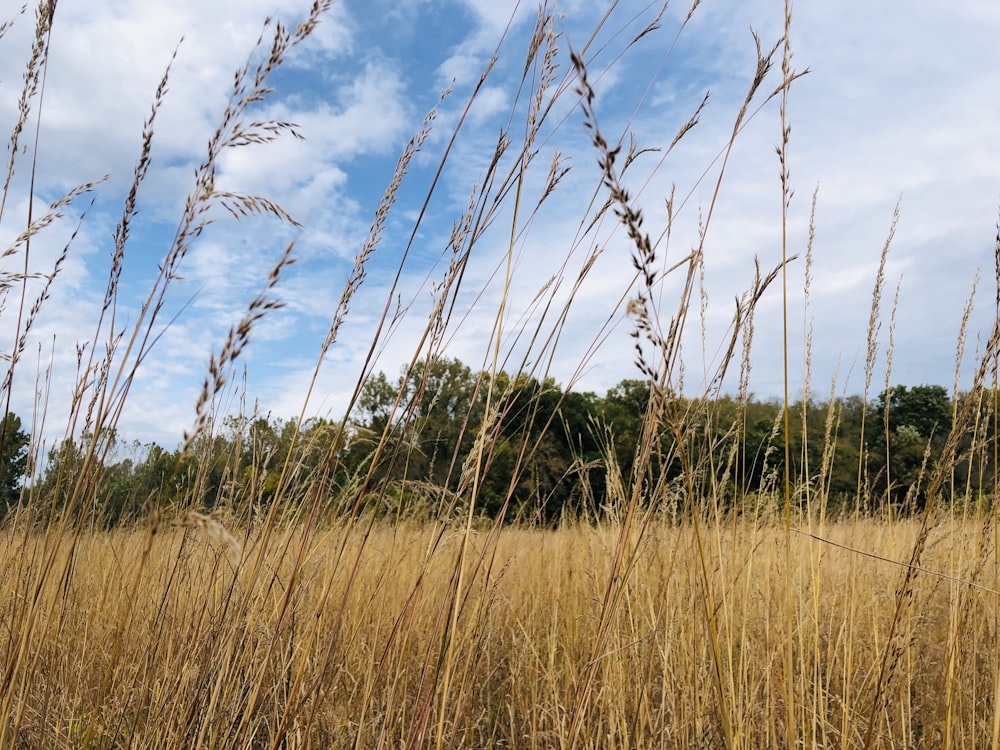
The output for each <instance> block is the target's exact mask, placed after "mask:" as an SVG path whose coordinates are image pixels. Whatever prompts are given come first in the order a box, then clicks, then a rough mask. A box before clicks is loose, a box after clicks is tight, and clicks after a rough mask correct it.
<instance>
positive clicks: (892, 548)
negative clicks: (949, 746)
mask: <svg viewBox="0 0 1000 750" xmlns="http://www.w3.org/2000/svg"><path fill="white" fill-rule="evenodd" d="M619 531H620V528H618V527H616V526H613V525H601V526H597V527H591V526H583V525H575V526H570V527H567V528H564V529H561V530H559V531H542V530H530V529H510V530H507V531H505V532H504V533H503V534H502V535H501V536H500V537H499V538H498V539H497V540H496V542H495V544H491V543H490V541H489V537H488V535H486V534H473V535H472V536H471V537H470V538H469V539H468V542H469V545H470V549H471V551H472V554H471V556H470V557H472V558H475V559H478V558H480V557H481V556H482V555H484V554H486V555H489V556H491V557H495V559H496V564H495V566H494V567H493V568H492V570H491V571H490V572H489V573H488V574H487V573H486V572H484V570H483V569H482V568H477V567H476V565H475V564H474V563H470V564H469V569H468V570H467V581H468V588H467V590H466V597H465V598H464V600H463V601H462V604H461V608H460V616H459V618H458V620H457V623H456V624H455V627H457V628H458V629H459V631H460V637H457V638H455V639H454V643H455V652H454V654H453V656H452V659H453V662H454V664H455V673H456V676H455V680H456V684H455V685H454V686H453V693H454V698H453V700H451V701H449V703H448V705H447V706H446V710H445V722H444V724H443V729H440V730H439V729H437V728H435V727H434V723H433V722H431V721H428V719H429V716H428V710H429V708H430V706H431V705H432V704H433V703H434V701H435V695H436V693H437V691H439V690H440V685H437V684H436V683H435V680H434V679H433V673H434V671H435V670H436V669H440V666H441V665H440V663H439V662H438V660H437V659H436V658H435V656H434V655H435V654H439V653H440V649H441V638H442V636H443V630H444V629H445V628H446V627H449V626H450V625H449V624H448V623H446V622H445V621H443V620H442V615H443V613H444V612H446V611H447V606H446V604H447V602H448V600H449V591H450V589H451V586H452V585H453V576H454V570H453V561H454V559H455V556H456V555H457V554H458V553H459V551H460V548H461V545H462V543H463V540H464V539H465V536H464V535H463V534H462V533H461V532H459V531H457V530H453V529H435V528H433V527H431V526H427V525H410V524H406V523H403V524H400V525H397V526H385V525H381V524H376V525H375V526H373V527H372V528H371V529H370V531H369V532H368V533H367V538H364V536H363V535H361V534H359V533H357V532H352V531H350V530H349V529H347V528H343V527H338V528H333V529H331V530H329V531H328V532H327V533H326V534H324V535H323V536H322V537H320V538H317V539H316V541H315V542H313V543H310V544H309V545H308V549H307V550H306V554H305V556H304V558H303V562H302V564H301V565H300V566H299V569H298V570H297V571H294V570H293V569H292V565H291V561H290V560H289V558H288V556H287V555H285V554H284V553H283V540H274V541H273V542H272V543H271V544H270V545H269V546H268V548H267V549H264V550H256V549H254V550H253V551H254V553H256V552H258V551H259V552H261V553H262V555H263V559H264V565H265V567H266V568H267V569H268V575H267V576H263V577H261V578H259V579H258V580H256V581H248V580H246V579H247V576H246V568H244V569H242V570H240V571H234V569H233V567H232V566H231V564H230V557H229V556H228V554H227V549H228V548H227V545H226V543H225V542H220V540H219V539H218V537H217V536H216V535H213V534H207V535H204V534H200V533H198V531H197V530H195V531H191V530H188V531H185V530H183V529H177V528H166V529H161V530H159V532H158V533H156V534H155V535H154V534H152V532H151V530H149V529H145V530H143V529H139V530H133V531H124V530H122V531H116V532H110V533H91V534H88V535H86V537H84V538H83V539H81V540H80V541H79V542H78V543H77V545H76V548H75V551H73V553H72V554H73V555H74V568H75V573H74V575H73V576H72V579H71V580H69V581H60V580H58V579H56V578H54V577H49V578H48V579H46V581H45V583H44V586H43V589H42V591H41V592H40V595H41V597H42V598H43V599H44V600H45V602H46V604H47V606H45V607H44V608H43V611H44V613H45V614H44V615H42V616H40V617H39V618H38V619H37V621H36V622H34V623H33V625H32V630H33V637H32V638H31V641H30V644H29V651H30V653H29V656H28V658H29V659H30V660H31V662H32V664H33V670H32V672H31V675H32V677H31V678H25V679H23V680H22V681H21V683H20V684H18V685H17V686H16V687H14V690H15V692H16V693H17V700H16V704H17V705H18V706H20V707H21V708H22V712H23V716H22V719H21V721H20V726H19V728H18V736H17V742H18V743H19V744H20V745H22V746H26V747H78V746H81V745H86V746H91V747H163V748H166V747H177V748H180V747H191V746H194V745H196V744H199V743H200V744H202V745H203V746H207V747H234V746H246V743H250V746H254V747H256V746H272V745H273V744H274V743H277V744H280V743H278V737H277V736H276V729H277V728H278V727H279V725H282V724H283V726H284V730H283V731H284V739H283V740H281V742H285V743H287V744H288V746H293V747H376V746H384V747H404V746H406V747H413V746H420V745H424V744H426V743H427V742H428V740H429V739H430V737H429V735H431V734H433V733H434V732H436V731H442V732H443V736H441V737H440V738H437V739H440V740H441V742H440V744H441V745H442V746H444V747H538V748H557V747H564V746H566V744H567V740H568V737H569V734H568V733H569V723H570V718H571V716H572V713H573V703H574V700H575V699H576V696H577V687H578V684H579V681H580V680H581V677H582V675H583V674H584V673H585V672H586V670H587V668H588V666H589V661H590V659H591V644H592V643H593V641H594V639H595V637H596V636H597V631H598V628H599V626H600V622H601V610H602V607H601V599H602V597H603V589H604V586H605V583H604V582H605V580H606V579H607V576H608V575H609V573H610V572H611V571H610V567H609V565H610V560H611V558H612V552H613V551H614V549H615V546H616V545H617V544H618V543H619V542H618V534H619ZM982 531H983V529H982V526H981V525H980V524H976V523H972V522H959V521H955V522H949V523H945V524H941V525H939V526H938V527H937V528H936V529H935V530H934V531H933V532H932V534H931V539H930V540H929V541H928V545H927V550H928V551H927V554H926V555H925V561H924V565H925V567H926V569H928V570H930V571H933V573H934V574H931V575H923V576H921V577H920V578H919V579H918V582H917V583H916V585H915V586H914V588H913V593H912V597H913V600H914V606H913V607H911V608H909V609H908V611H907V616H906V619H905V621H904V622H902V623H901V624H900V627H901V628H902V630H903V631H904V632H905V633H906V636H907V637H906V643H905V648H904V652H903V655H902V659H903V662H904V664H905V667H904V668H903V669H901V670H900V673H899V674H898V675H897V679H896V680H895V681H894V682H893V683H892V686H891V690H892V696H891V701H890V702H889V705H888V706H887V709H886V712H885V716H884V720H883V722H882V724H881V726H880V729H879V730H878V733H877V735H876V738H875V740H876V746H880V747H913V746H920V747H923V746H928V745H935V746H936V745H939V744H941V743H942V740H943V738H942V736H941V728H942V727H943V726H944V725H945V721H944V720H945V719H947V726H948V727H949V730H948V731H949V732H950V733H951V736H952V742H954V743H955V744H956V746H973V745H975V746H988V745H989V740H990V737H991V732H992V708H991V701H990V698H991V696H992V695H993V691H994V685H995V683H996V681H997V678H998V665H997V660H996V656H995V655H996V652H997V646H998V644H997V626H998V624H1000V622H998V619H997V612H996V608H995V606H994V602H995V600H996V597H997V595H998V593H997V592H998V591H1000V569H998V566H997V565H996V564H995V563H993V562H990V563H989V564H987V565H985V566H984V567H983V566H981V563H982V561H981V560H980V559H979V558H978V556H977V553H976V550H977V549H981V548H982V543H983V541H984V540H983V539H982V538H981V537H980V535H981V533H982ZM298 533H299V532H298V531H297V530H292V531H289V532H288V534H289V535H291V536H295V535H297V534H298ZM702 533H703V535H704V541H705V546H706V548H707V550H708V568H709V570H710V572H711V574H710V577H709V583H710V585H711V586H712V587H713V589H714V591H715V596H716V601H717V602H718V605H717V606H718V623H719V644H720V648H721V652H722V657H723V667H724V674H725V690H726V705H727V706H728V710H729V717H728V718H729V720H730V721H731V723H732V729H733V736H734V740H735V742H736V744H737V745H738V746H739V747H776V746H781V745H782V741H783V737H782V735H783V733H784V731H785V729H784V717H785V715H786V713H788V712H789V710H790V711H791V713H792V715H793V725H794V726H795V727H796V728H797V730H798V732H799V733H800V734H799V737H800V739H801V741H803V742H805V744H806V745H807V746H810V747H856V746H858V742H859V736H860V735H861V734H863V732H864V730H865V729H866V728H867V715H866V710H865V709H866V707H867V706H866V704H867V700H870V699H871V696H872V692H873V689H874V677H875V675H874V671H873V665H876V664H878V663H879V661H880V660H881V658H882V655H883V652H884V650H885V648H886V647H887V646H888V643H887V639H888V638H889V632H890V626H891V623H892V620H893V616H894V611H895V597H894V595H893V591H894V587H895V585H896V581H897V580H898V577H899V564H900V563H899V562H898V561H899V560H901V559H903V558H905V556H906V551H907V550H908V548H909V547H911V546H912V545H913V544H914V542H915V540H916V537H917V535H918V534H919V533H920V526H919V524H918V523H909V522H901V523H898V524H897V525H896V526H895V527H894V528H893V530H892V533H891V535H890V533H889V530H888V528H887V527H886V526H884V525H882V524H880V523H878V522H875V521H870V520H860V521H859V520H850V521H845V522H842V523H838V524H834V525H831V526H829V527H828V528H827V529H826V532H825V538H826V539H827V540H829V542H831V543H823V542H821V541H819V540H818V539H815V538H811V537H809V536H806V535H801V534H797V535H793V536H792V538H791V543H790V544H791V561H792V564H791V565H788V564H787V563H786V552H785V550H784V547H785V534H784V531H783V530H782V529H781V528H780V524H778V525H770V524H766V525H762V526H758V527H756V528H754V527H752V526H750V525H747V524H737V525H735V526H721V527H720V526H705V527H703V529H702ZM990 533H991V534H992V532H990ZM5 539H6V541H7V543H6V544H5V545H4V548H3V557H2V559H0V564H2V565H3V566H4V568H5V569H6V570H8V571H10V574H8V575H7V576H5V578H4V580H3V584H2V589H0V608H2V610H3V611H4V612H7V613H10V615H12V617H11V619H10V620H9V622H11V623H12V624H14V625H15V626H16V624H17V623H18V616H19V614H21V613H23V612H24V607H23V598H24V596H25V592H26V590H27V588H28V587H29V586H30V582H31V581H32V580H33V579H34V575H33V572H34V571H36V570H37V567H38V566H39V565H40V564H41V560H42V559H44V556H45V555H46V554H48V553H49V551H50V549H49V548H50V540H49V539H48V538H47V537H46V536H45V535H39V534H37V533H32V532H29V533H26V534H21V533H20V532H12V531H8V532H7V533H6V534H5ZM258 541H259V540H258V539H252V540H250V547H251V549H253V548H254V546H255V545H256V544H257V543H258ZM988 541H989V543H990V544H992V539H990V540H988ZM345 544H346V547H347V549H348V550H349V552H350V556H353V553H357V563H356V567H357V569H356V571H355V572H354V574H353V580H351V581H350V585H348V580H349V576H348V575H347V571H346V570H344V568H343V567H342V566H341V565H340V564H339V563H338V560H340V559H342V558H341V557H340V554H339V549H340V548H341V545H345ZM837 545H844V546H837ZM430 549H433V550H434V551H433V553H430V554H429V553H428V550H430ZM866 553H873V554H875V555H877V557H875V556H870V555H869V554H866ZM55 554H56V557H57V560H58V561H59V562H63V561H65V560H66V558H67V555H69V554H70V546H69V545H68V544H64V545H61V546H60V547H59V548H58V549H57V550H56V551H55ZM891 560H896V561H897V562H891ZM976 569H978V572H977V573H976V575H975V579H976V581H977V582H976V584H975V585H971V584H969V583H965V582H963V579H965V580H969V579H970V577H971V576H972V574H973V571H974V570H976ZM136 570H141V571H142V572H141V574H140V575H139V576H138V578H136V575H135V571H136ZM697 570H698V565H697V563H696V560H695V547H694V542H693V538H692V534H691V529H690V527H687V528H685V527H680V528H679V527H674V526H670V525H666V524H662V523H657V524H654V525H653V526H652V527H651V528H650V529H648V530H647V532H646V534H645V536H644V539H643V540H642V542H641V551H640V553H639V555H638V557H637V559H636V561H635V565H634V567H633V569H632V573H631V575H630V576H629V579H628V582H627V584H626V585H625V587H624V590H623V594H622V602H621V606H620V607H619V608H618V609H617V610H616V612H615V615H614V620H613V623H612V625H611V631H610V635H609V637H608V642H607V647H606V649H605V650H604V652H603V653H602V654H601V655H600V659H601V669H600V671H599V677H598V678H597V680H596V681H595V684H594V685H593V688H592V691H593V694H592V697H591V706H590V710H589V711H588V712H587V715H586V719H585V722H584V725H583V727H582V729H581V731H580V733H579V736H580V740H579V742H578V743H577V746H579V747H595V748H596V747H601V748H616V747H617V748H642V747H671V748H690V747H717V746H719V745H720V744H721V743H722V742H723V734H722V723H721V721H720V718H721V717H720V707H719V701H718V699H717V696H716V694H715V691H714V689H713V688H712V687H711V684H712V678H711V672H712V671H713V669H714V667H713V658H712V656H711V653H710V648H709V640H708V638H707V635H706V633H705V631H704V624H703V622H702V620H701V618H699V617H693V616H692V610H691V605H692V602H693V601H697V600H699V599H701V598H702V597H703V595H704V592H703V590H702V586H703V583H702V580H701V577H700V575H698V574H697ZM936 574H939V575H936ZM293 576H294V577H295V578H296V579H297V581H298V583H297V585H296V586H295V588H294V592H293V595H292V597H291V601H290V603H289V609H288V611H282V607H283V604H282V602H281V595H282V589H283V588H284V586H285V585H287V584H288V583H289V581H290V579H291V578H292V577H293ZM331 594H332V596H331ZM244 597H245V604H244V603H242V602H241V600H242V599H243V598H244ZM786 597H788V598H790V599H791V601H792V606H793V612H794V614H793V618H792V620H791V628H792V632H788V628H789V621H788V619H787V617H786V613H785V611H784V607H785V604H784V602H785V599H786ZM330 600H336V601H340V602H342V603H343V604H342V607H343V608H342V609H341V610H339V611H338V610H336V609H335V608H334V607H332V606H330V605H329V604H328V603H325V602H328V601H330ZM960 623H962V627H961V630H958V628H959V626H960ZM311 629H315V637H314V638H311V639H309V640H308V643H309V644H310V645H309V647H308V648H307V647H304V643H305V642H306V640H305V639H304V637H303V636H304V635H305V634H306V633H307V632H308V631H310V630H311ZM956 636H960V637H961V639H962V640H961V643H962V647H961V649H957V650H953V649H950V644H952V643H954V642H955V638H956ZM788 643H791V644H792V651H793V655H794V659H795V672H794V674H795V679H794V682H793V684H792V685H790V686H788V685H785V684H784V683H785V677H784V675H785V670H784V668H783V666H782V660H783V656H782V654H783V651H784V649H785V647H786V645H787V644H788ZM102 676H109V678H110V679H108V680H107V681H106V682H107V684H105V683H104V682H103V681H102ZM258 681H259V682H260V685H259V689H258V692H259V699H258V700H257V703H256V705H255V706H253V707H252V709H250V707H249V706H248V705H247V699H248V696H250V695H251V694H253V692H254V689H255V687H256V685H255V684H256V683H257V682H258ZM789 694H791V695H792V696H793V698H794V705H792V706H791V708H790V709H789V706H788V703H787V700H786V696H787V695H789ZM98 697H100V698H101V699H100V700H97V698H98ZM866 699H867V700H866ZM248 710H252V714H253V715H252V716H250V717H247V715H246V712H247V711H248ZM84 740H86V741H84Z"/></svg>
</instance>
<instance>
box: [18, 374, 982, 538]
mask: <svg viewBox="0 0 1000 750" xmlns="http://www.w3.org/2000/svg"><path fill="white" fill-rule="evenodd" d="M491 384H492V387H490V386H491ZM961 398H964V397H961ZM956 406H957V404H956V403H953V400H952V399H951V398H950V397H949V395H948V392H947V391H946V390H945V389H944V388H942V387H940V386H936V385H919V386H914V387H906V386H896V387H894V388H892V389H890V390H889V391H888V392H883V393H881V394H879V396H878V397H877V398H876V399H875V400H873V401H871V402H865V401H864V400H863V399H862V398H861V397H858V396H853V397H847V398H842V399H836V400H834V401H832V402H827V403H822V402H813V401H812V400H805V401H802V400H800V401H798V402H797V403H794V404H791V405H790V407H789V415H788V423H789V425H790V430H789V440H788V451H787V455H788V460H789V462H790V463H789V474H790V476H791V478H792V482H793V487H794V501H795V502H796V503H797V504H799V505H805V504H809V503H813V504H819V503H822V504H824V505H825V507H826V509H827V511H828V512H840V511H851V510H860V511H862V512H881V511H885V510H886V509H894V510H895V511H896V512H904V513H905V512H912V511H914V510H919V509H920V508H921V507H922V505H923V503H924V502H925V499H926V498H925V497H924V495H923V492H924V488H925V486H926V477H927V475H928V472H929V470H930V468H931V467H933V466H935V464H936V461H937V460H938V459H939V458H940V456H941V452H942V449H943V447H944V444H945V441H946V439H947V438H948V435H949V434H950V432H951V428H952V419H953V414H954V413H955V411H954V410H955V408H956ZM987 407H988V405H983V406H981V409H982V410H983V411H984V415H985V414H986V413H987V412H988V411H989V409H988V408H987ZM976 424H977V425H978V426H977V428H976V429H977V430H978V433H976V434H970V435H968V436H964V437H963V442H962V449H963V452H962V454H961V455H962V460H961V461H959V462H958V463H957V465H956V466H955V467H954V469H953V470H952V475H951V478H950V484H949V487H950V489H952V490H953V491H954V493H955V495H956V497H957V496H959V495H960V496H961V497H963V498H972V499H977V498H982V497H986V496H989V494H990V493H991V492H992V490H993V486H994V477H993V469H992V466H991V463H990V461H989V460H988V456H989V453H990V450H992V449H989V450H988V449H987V448H986V447H985V446H987V445H992V427H991V420H990V419H985V418H984V419H982V420H979V421H977V423H976ZM4 425H5V427H6V429H5V431H4V440H3V445H2V448H3V450H2V464H0V480H2V482H0V493H2V494H0V512H2V513H3V514H4V515H7V514H9V513H11V512H12V511H13V510H15V509H18V508H21V509H25V508H27V509H29V510H30V509H31V508H35V510H36V515H37V513H38V512H40V510H39V509H41V508H45V509H47V512H52V511H53V510H58V509H60V508H64V507H69V506H72V507H73V508H74V512H75V513H77V514H86V513H89V514H91V516H92V519H93V520H94V521H95V522H98V523H100V524H103V525H105V526H114V525H117V524H120V523H123V522H131V521H134V520H135V519H137V518H140V517H142V516H143V515H145V514H146V513H148V512H149V511H150V509H151V508H157V509H169V508H172V507H173V508H178V509H181V508H187V507H192V506H198V507H202V508H215V507H220V506H223V507H226V508H229V509H232V510H235V511H237V512H239V513H243V514H246V515H247V516H250V515H251V514H260V513H263V512H266V511H267V510H268V509H269V507H270V505H271V504H275V503H281V504H282V505H283V506H287V508H294V507H295V506H297V505H301V504H302V503H309V504H310V505H315V507H320V508H323V509H324V510H326V511H329V512H335V513H351V512H353V513H357V512H359V511H361V510H365V511H374V512H377V513H380V514H397V515H421V514H424V515H428V516H435V517H440V516H441V515H442V514H444V515H447V514H449V513H456V512H459V511H461V510H463V509H465V508H466V507H467V506H466V503H468V502H469V501H470V498H473V497H474V498H475V503H476V512H477V513H479V514H481V515H483V516H486V517H489V518H497V517H503V518H504V519H505V520H518V521H526V522H535V523H543V524H553V523H557V522H558V521H559V520H560V519H561V518H564V517H566V516H567V515H570V516H573V517H579V516H581V515H583V516H586V517H600V516H603V515H605V514H608V513H614V512H616V509H620V508H622V507H624V506H625V505H626V504H627V503H628V502H629V501H630V499H631V498H632V494H633V493H635V497H636V498H637V499H638V501H639V502H642V503H656V504H657V505H658V507H660V508H662V509H663V511H664V512H669V513H674V514H683V513H684V512H686V510H685V509H686V508H689V507H690V504H689V503H688V500H693V501H694V502H696V503H706V502H710V503H712V505H713V507H715V508H717V509H720V510H722V511H724V512H729V511H732V510H737V511H740V512H743V511H746V510H748V509H751V508H753V507H755V505H757V504H759V503H761V502H763V499H765V498H767V497H772V498H773V497H774V495H775V493H776V492H777V491H778V490H779V488H781V487H783V482H784V476H785V456H786V451H785V438H784V429H785V427H784V425H785V418H784V407H783V404H782V403H781V402H779V401H778V400H774V399H757V398H754V397H752V396H748V397H745V398H737V397H733V396H721V397H716V398H712V399H690V398H684V397H680V396H674V397H665V398H652V391H651V386H650V383H649V382H648V381H644V380H638V379H626V380H623V381H621V382H620V383H618V384H617V385H616V386H614V387H613V388H611V389H610V390H608V391H607V392H606V393H605V394H604V395H603V396H599V395H597V394H595V393H592V392H577V391H572V390H566V389H564V388H562V387H560V386H559V384H558V383H556V382H555V381H554V380H552V379H548V378H546V379H541V380H539V379H536V378H534V377H531V376H527V375H518V376H511V375H508V374H507V373H503V372H502V373H500V374H499V375H497V376H496V377H495V378H494V379H490V378H489V377H487V376H486V374H485V373H481V372H476V371H474V370H472V369H471V368H469V367H468V366H467V365H466V364H464V363H462V362H461V361H459V360H457V359H439V360H436V361H433V362H431V363H428V362H421V363H418V364H417V365H416V366H415V367H414V368H412V369H411V370H409V371H406V372H403V373H402V374H400V375H399V376H398V377H397V378H395V379H393V380H390V379H389V378H388V377H387V376H386V375H385V374H384V373H379V374H377V375H375V376H373V377H371V378H370V379H369V380H368V382H367V383H366V385H365V386H364V387H363V389H362V390H361V391H360V393H359V396H358V398H357V402H356V404H355V406H354V408H353V409H352V416H351V417H350V418H349V419H347V420H344V421H337V420H328V419H313V420H310V421H307V422H306V423H304V424H302V425H298V424H297V422H296V421H294V420H285V419H281V418H273V417H269V416H259V415H258V416H251V417H246V416H232V417H228V418H226V419H224V420H223V421H222V423H221V424H219V425H215V426H214V429H212V430H209V431H206V432H205V433H203V434H202V435H200V436H199V437H198V439H197V440H195V441H194V444H193V447H191V448H190V449H189V450H187V451H184V450H181V449H180V448H176V449H174V450H168V449H166V448H164V447H162V446H160V445H158V444H156V443H149V444H145V445H140V444H137V443H132V444H126V443H125V442H124V441H122V440H120V438H119V437H118V436H117V435H110V436H109V435H105V436H102V438H101V439H102V441H103V443H102V444H103V446H104V449H103V450H101V451H98V452H96V454H97V455H98V456H100V460H97V461H95V460H94V458H93V456H94V451H93V449H92V443H90V442H88V441H90V440H92V438H91V437H90V436H86V435H85V436H84V437H83V438H80V439H76V440H65V441H63V442H62V444H60V445H59V446H57V447H55V448H54V449H52V450H51V451H50V452H49V455H48V456H47V459H46V461H45V464H44V468H43V469H42V470H41V472H39V473H38V474H37V476H36V477H35V478H34V480H32V481H27V482H26V481H22V479H21V477H22V476H23V474H24V472H25V468H26V455H27V446H28V438H27V435H26V434H25V432H24V430H23V429H22V428H21V423H20V420H19V419H17V417H16V416H14V415H13V414H10V415H8V416H7V418H6V419H5V421H4ZM974 432H975V431H974ZM88 450H90V451H91V456H90V459H89V461H85V457H86V454H87V451H88ZM85 465H86V466H89V467H90V469H89V473H90V475H91V476H88V477H87V488H86V489H85V490H84V495H85V496H86V499H85V501H84V502H78V500H79V497H77V499H76V500H74V497H75V496H78V495H79V493H80V492H81V490H80V484H79V481H78V480H79V472H80V470H81V467H83V466H85ZM74 493H76V495H74ZM287 508H286V509H287Z"/></svg>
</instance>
